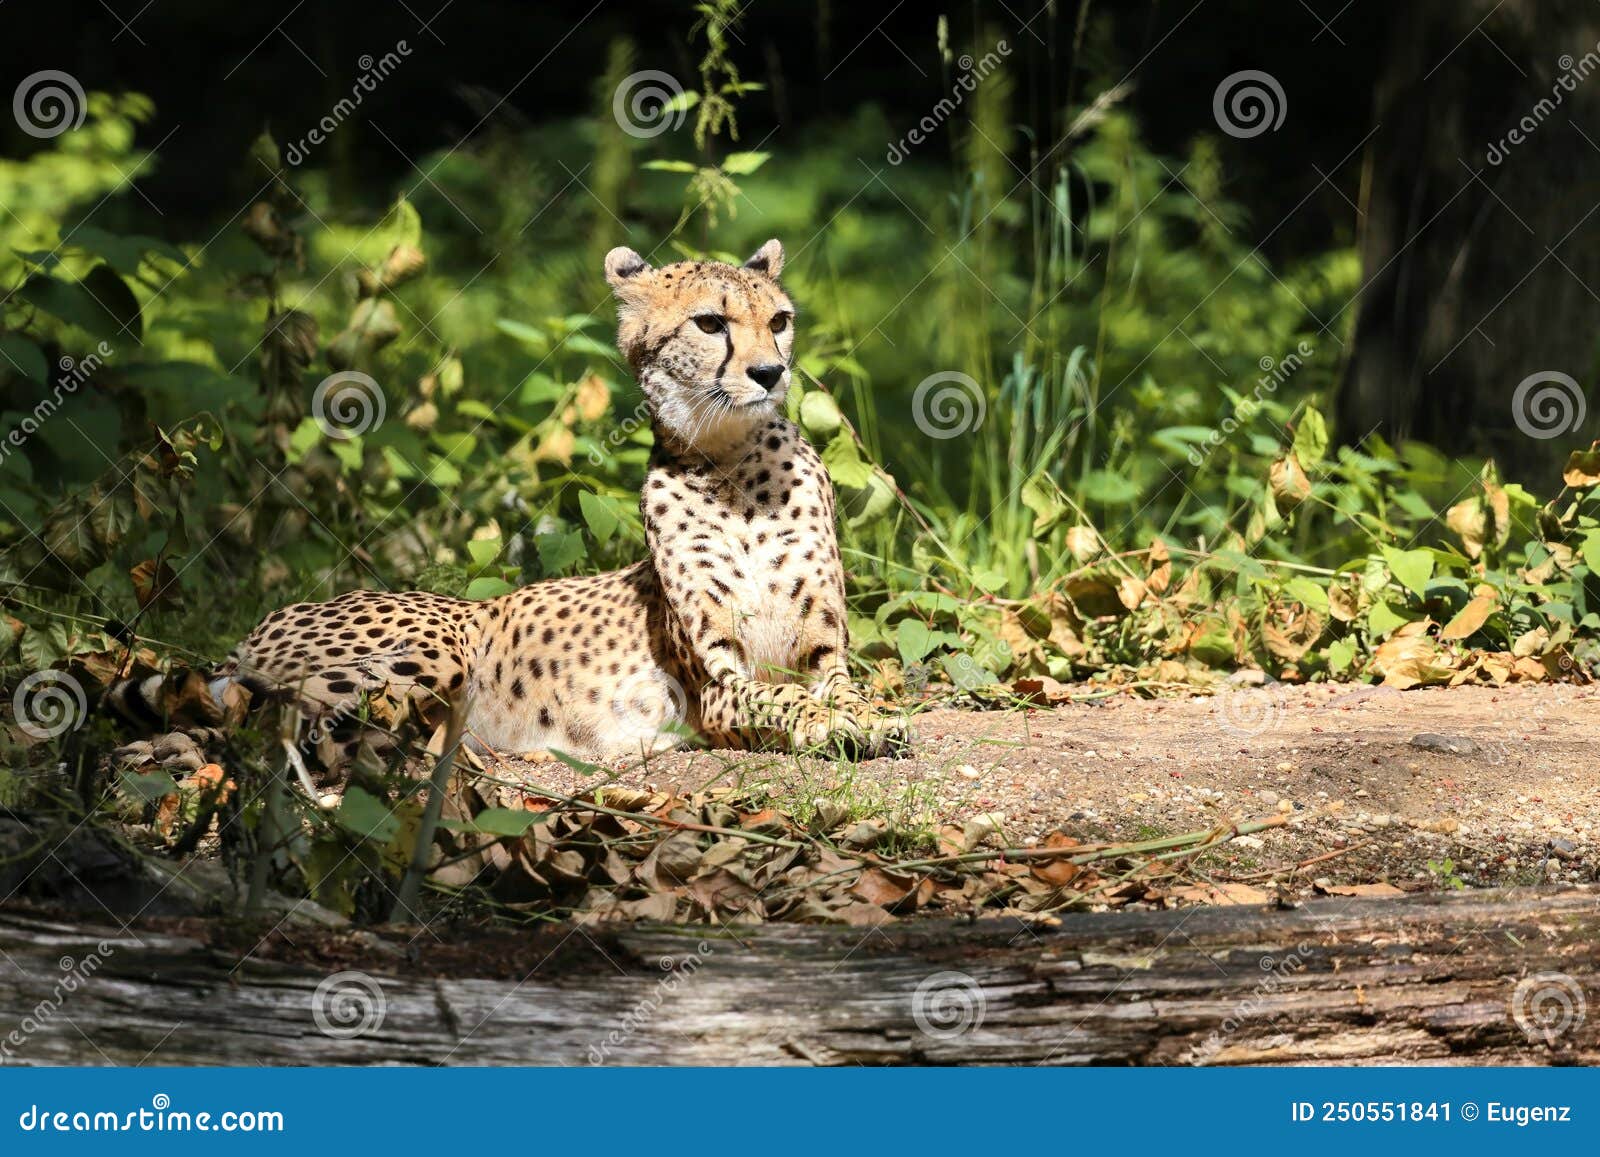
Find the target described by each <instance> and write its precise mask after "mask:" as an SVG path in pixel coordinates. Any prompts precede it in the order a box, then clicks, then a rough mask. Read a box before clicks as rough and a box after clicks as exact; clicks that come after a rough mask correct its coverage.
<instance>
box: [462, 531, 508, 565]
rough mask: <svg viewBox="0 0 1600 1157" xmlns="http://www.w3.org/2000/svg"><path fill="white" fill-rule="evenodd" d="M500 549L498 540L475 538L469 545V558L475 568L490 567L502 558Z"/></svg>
mask: <svg viewBox="0 0 1600 1157" xmlns="http://www.w3.org/2000/svg"><path fill="white" fill-rule="evenodd" d="M500 549H501V543H500V540H499V539H498V538H475V539H473V540H472V541H471V542H469V543H467V556H468V557H469V558H471V559H472V563H473V565H474V566H480V567H482V566H488V565H489V564H490V563H491V562H493V561H494V560H495V559H497V558H499V557H500Z"/></svg>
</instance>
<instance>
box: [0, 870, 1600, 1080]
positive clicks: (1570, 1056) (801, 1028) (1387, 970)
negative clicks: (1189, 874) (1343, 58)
mask: <svg viewBox="0 0 1600 1157" xmlns="http://www.w3.org/2000/svg"><path fill="white" fill-rule="evenodd" d="M169 923H170V922H169ZM180 926H181V927H182V928H184V929H186V930H190V929H194V928H196V927H199V928H200V933H199V934H203V935H211V934H213V933H218V932H219V929H220V928H222V927H223V926H218V925H206V924H203V923H201V922H197V921H189V922H185V923H184V924H182V925H180ZM396 931H398V930H391V932H390V934H391V935H394V934H395V932H396ZM399 939H400V942H401V943H404V942H406V941H410V942H411V944H413V945H414V946H415V948H414V949H407V950H402V949H401V948H399V947H397V946H396V945H395V944H392V943H389V942H383V941H378V940H377V938H376V937H374V936H372V935H370V934H367V933H357V934H351V933H349V932H332V931H327V930H319V929H305V928H299V927H296V928H294V929H293V932H292V937H291V938H288V939H287V940H285V939H282V938H280V939H279V940H277V941H275V942H274V944H275V945H276V949H274V950H281V949H283V947H284V945H285V944H286V943H287V944H292V946H293V949H294V952H295V953H296V954H298V955H297V959H300V960H306V961H309V960H315V961H318V962H319V966H317V967H310V966H308V965H306V964H303V963H301V964H293V963H285V962H282V961H272V960H264V959H261V958H259V955H252V956H251V957H250V958H248V959H244V960H241V959H240V958H239V952H240V951H243V950H245V949H250V951H251V952H252V953H254V952H256V949H255V948H252V947H251V945H253V944H254V943H255V941H254V938H253V937H247V938H245V939H244V940H243V941H242V942H241V943H240V946H239V948H238V949H237V950H234V951H223V950H221V949H218V948H215V947H208V946H207V945H205V944H203V943H201V942H200V941H199V940H197V939H193V938H190V937H188V936H185V935H177V934H173V933H172V932H159V931H140V932H138V933H137V940H136V939H135V937H134V934H129V933H123V932H119V931H117V930H115V929H111V928H97V927H91V926H85V925H79V924H59V923H54V922H51V921H48V920H44V919H41V918H39V917H36V916H29V915H24V914H19V913H9V914H0V1023H5V1024H8V1025H19V1026H20V1029H19V1031H20V1032H21V1033H22V1034H23V1039H22V1041H21V1042H20V1043H18V1042H17V1041H16V1040H15V1039H7V1038H0V1058H3V1059H4V1060H6V1061H7V1062H9V1063H69V1064H107V1063H111V1064H133V1063H136V1062H145V1061H148V1062H153V1063H157V1064H169V1065H170V1064H224V1063H231V1064H239V1063H265V1064H377V1063H401V1064H428V1065H437V1064H494V1065H502V1064H529V1063H535V1064H589V1063H597V1062H604V1063H613V1064H626V1063H655V1064H660V1063H666V1064H690V1063H693V1064H740V1065H744V1064H902V1063H933V1064H960V1063H1018V1064H1036V1063H1049V1064H1063V1065H1081V1064H1189V1063H1205V1064H1247V1063H1295V1062H1325V1063H1326V1062H1339V1063H1362V1062H1371V1063H1395V1062H1404V1061H1409V1062H1430V1063H1431V1062H1454V1063H1471V1064H1489V1063H1494V1064H1525V1063H1552V1062H1553V1063H1569V1064H1570V1063H1582V1064H1595V1063H1597V1062H1600V1032H1597V1023H1600V1017H1596V1016H1588V1017H1585V1015H1584V1008H1583V1000H1584V995H1583V994H1584V993H1585V992H1586V991H1587V992H1590V993H1593V992H1594V991H1596V985H1597V983H1600V952H1597V951H1596V946H1597V944H1600V891H1597V890H1596V889H1593V888H1584V889H1575V890H1567V891H1563V892H1559V893H1552V892H1540V891H1511V892H1482V893H1461V892H1458V893H1454V894H1450V895H1427V896H1415V897H1408V898H1405V899H1395V900H1376V899H1328V900H1321V901H1317V902H1314V903H1311V904H1307V905H1305V906H1303V907H1301V908H1298V909H1295V910H1281V911H1280V910H1274V909H1269V908H1259V907H1249V908H1246V907H1231V908H1226V907H1225V908H1199V909H1188V910H1184V911H1174V912H1137V913H1109V914H1095V915H1075V916H1068V917H1066V918H1064V919H1063V920H1062V921H1061V922H1060V924H1059V926H1045V925H1037V924H1035V925H1029V924H1024V923H1020V922H1017V921H1013V920H1003V919H995V920H982V921H978V922H976V923H952V922H931V921H930V922H919V921H907V922H903V923H896V924H890V925H887V926H883V927H881V928H878V929H876V930H868V929H863V928H836V927H813V926H798V925H771V926H763V927H758V928H748V929H747V928H740V929H733V930H726V929H707V928H697V927H645V926H609V925H607V926H590V927H587V928H585V929H584V930H582V931H581V932H577V933H575V932H574V930H573V929H572V928H571V927H562V928H557V929H552V930H548V931H544V932H537V933H535V932H529V933H525V934H524V933H519V934H516V935H514V936H511V935H506V934H495V935H494V936H492V937H487V938H484V937H480V939H479V941H478V943H479V946H480V947H483V946H484V945H485V944H488V941H490V940H492V941H493V943H492V944H489V945H488V948H486V949H485V950H484V951H482V952H481V953H480V955H479V957H478V960H479V964H478V965H477V966H476V970H477V971H480V972H489V973H492V974H494V975H496V976H498V977H499V978H498V979H474V978H472V977H471V976H468V975H461V973H463V972H467V971H472V970H473V966H470V965H464V964H463V963H462V962H463V961H464V960H466V959H467V956H464V955H463V954H462V952H461V949H462V948H463V944H462V943H461V942H455V943H453V944H450V945H443V944H440V943H439V942H437V941H436V940H435V939H434V938H433V936H432V935H431V934H429V933H422V934H421V935H418V936H416V937H414V938H413V937H412V936H411V935H410V934H409V933H406V934H405V935H403V936H401V937H400V938H399ZM91 962H92V964H91ZM441 972H443V973H446V974H444V975H439V973H441ZM68 974H72V975H77V976H79V977H80V980H81V983H79V984H77V985H75V986H74V988H75V991H71V992H68V993H66V994H64V995H63V994H62V993H61V991H60V981H61V979H62V977H63V976H65V975H68ZM430 974H431V975H430ZM319 986H321V987H322V989H323V994H322V995H321V996H319V995H318V990H319ZM341 998H342V999H341ZM56 1003H59V1009H57V1007H56ZM319 1022H320V1025H322V1026H326V1031H324V1030H323V1029H322V1028H319ZM355 1030H361V1031H360V1033H359V1035H346V1034H350V1033H353V1032H355Z"/></svg>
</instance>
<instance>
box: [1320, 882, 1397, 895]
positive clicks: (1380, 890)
mask: <svg viewBox="0 0 1600 1157" xmlns="http://www.w3.org/2000/svg"><path fill="white" fill-rule="evenodd" d="M1318 891H1320V892H1323V893H1325V894H1326V895H1329V896H1404V895H1405V893H1404V892H1402V891H1401V890H1400V889H1399V888H1396V887H1395V886H1394V885H1393V884H1328V885H1326V886H1325V887H1322V888H1319V889H1318Z"/></svg>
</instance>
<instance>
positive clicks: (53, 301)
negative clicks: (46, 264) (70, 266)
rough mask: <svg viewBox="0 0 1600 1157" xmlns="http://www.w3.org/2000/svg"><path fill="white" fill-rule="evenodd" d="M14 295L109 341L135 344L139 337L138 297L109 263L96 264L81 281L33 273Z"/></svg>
mask: <svg viewBox="0 0 1600 1157" xmlns="http://www.w3.org/2000/svg"><path fill="white" fill-rule="evenodd" d="M17 296H18V297H20V298H22V299H23V300H24V301H26V302H28V304H30V305H32V306H34V307H35V308H36V309H41V310H43V311H44V312H45V313H48V314H49V315H50V316H51V317H54V318H56V319H57V320H59V321H64V322H66V323H67V324H68V325H71V326H76V327H77V328H78V329H81V330H83V331H84V332H85V333H88V334H90V335H92V336H94V337H97V338H101V339H103V340H105V341H107V342H111V343H113V344H114V343H116V342H119V341H121V342H131V343H132V344H135V345H137V344H138V343H139V341H140V339H141V337H142V326H141V325H140V321H139V302H138V299H137V298H135V297H134V296H133V291H132V290H131V289H129V288H128V286H127V283H126V282H124V281H123V280H122V278H120V277H118V276H117V275H116V273H115V272H114V271H113V270H112V268H111V267H110V266H109V265H96V266H95V267H94V268H93V269H91V270H90V271H89V272H88V274H87V275H85V276H84V278H83V279H82V280H81V281H63V280H62V279H61V278H59V277H52V276H50V275H48V274H44V273H36V274H34V275H33V276H32V277H30V278H28V280H26V281H24V282H23V283H22V285H21V286H20V287H19V288H18V289H17ZM125 323H126V324H127V326H128V328H127V331H126V332H124V331H123V326H124V324H125Z"/></svg>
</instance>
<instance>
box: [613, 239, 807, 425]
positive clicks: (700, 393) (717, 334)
mask: <svg viewBox="0 0 1600 1157" xmlns="http://www.w3.org/2000/svg"><path fill="white" fill-rule="evenodd" d="M782 268H783V246H782V245H780V244H778V242H777V241H768V242H767V243H766V244H765V245H763V246H762V247H761V248H760V249H758V250H756V253H755V256H753V257H751V258H750V260H748V261H746V262H745V263H744V264H743V265H724V264H723V263H721V262H720V261H679V262H677V263H675V264H672V265H664V266H662V267H661V268H660V269H652V268H651V267H650V266H649V265H648V264H647V263H646V262H645V260H644V258H642V257H640V256H639V255H638V254H637V253H635V252H634V251H633V250H632V249H626V248H617V249H613V250H612V251H611V252H610V253H608V254H606V280H607V281H609V282H610V283H611V287H612V289H613V291H614V292H615V293H616V297H617V314H618V327H617V346H618V348H620V349H621V350H622V352H623V355H624V356H626V357H627V359H628V364H629V365H630V366H632V367H633V372H634V375H635V376H636V377H637V378H638V379H639V385H640V387H641V388H642V389H643V390H644V395H645V398H646V400H647V402H648V403H649V405H650V409H651V412H652V413H653V414H654V416H655V419H656V422H657V424H658V425H659V426H660V427H661V428H662V429H663V430H664V431H665V432H666V433H667V434H669V435H670V436H672V437H674V438H676V439H678V440H680V441H681V442H683V443H684V444H685V445H687V446H690V447H694V448H696V449H699V450H701V451H704V452H706V453H709V454H716V453H719V452H720V451H721V450H723V449H725V448H732V447H737V446H739V445H742V444H743V443H745V442H746V441H748V440H749V438H750V437H751V436H752V435H753V433H754V432H755V431H756V430H758V429H760V428H761V427H762V426H763V425H764V424H765V423H766V422H768V421H770V420H771V418H772V416H773V414H774V413H776V412H777V411H778V410H780V409H781V407H782V405H783V399H784V395H785V394H787V393H788V390H789V362H790V356H791V354H792V351H793V347H794V303H793V302H791V301H790V300H789V295H788V294H786V293H784V291H783V289H782V287H781V286H779V285H778V281H777V278H778V272H779V270H781V269H782Z"/></svg>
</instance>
